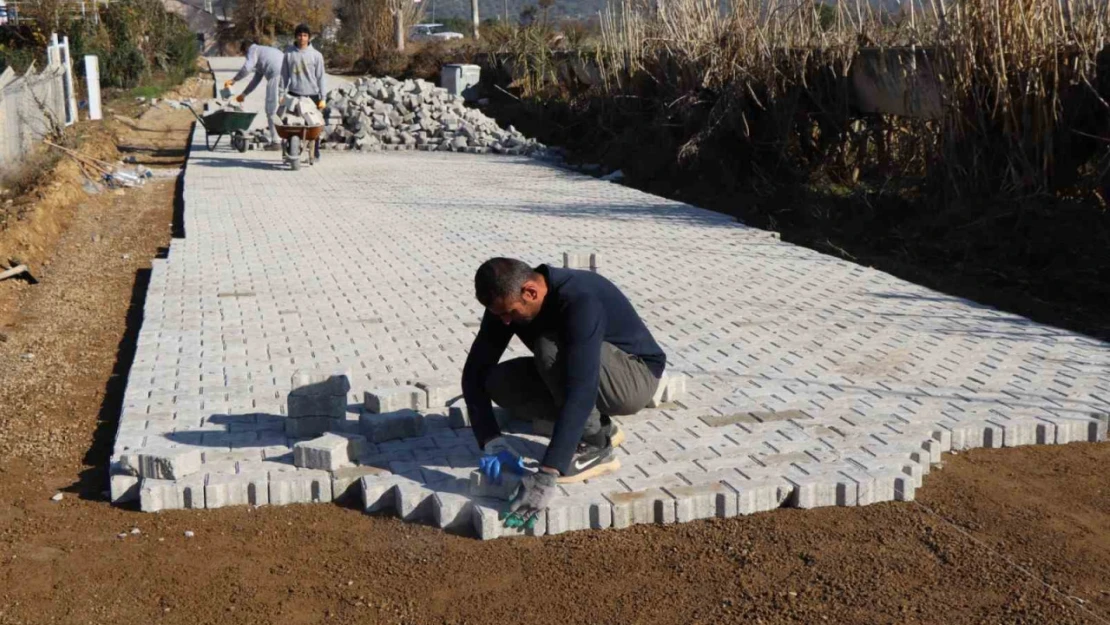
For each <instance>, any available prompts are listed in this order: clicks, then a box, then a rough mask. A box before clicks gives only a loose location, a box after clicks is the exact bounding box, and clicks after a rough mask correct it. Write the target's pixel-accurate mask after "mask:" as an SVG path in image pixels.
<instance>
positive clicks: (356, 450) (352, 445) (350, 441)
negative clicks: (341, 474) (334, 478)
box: [293, 433, 366, 471]
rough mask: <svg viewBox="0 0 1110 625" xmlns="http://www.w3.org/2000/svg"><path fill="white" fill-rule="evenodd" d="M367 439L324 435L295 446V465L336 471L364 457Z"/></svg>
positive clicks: (353, 436)
mask: <svg viewBox="0 0 1110 625" xmlns="http://www.w3.org/2000/svg"><path fill="white" fill-rule="evenodd" d="M365 442H366V439H365V438H364V437H362V436H357V435H341V434H331V433H329V434H324V435H323V436H321V437H319V438H314V439H312V440H310V441H301V442H299V443H297V444H296V445H294V446H293V464H295V465H296V466H298V467H301V468H305V469H320V470H322V471H335V470H337V469H341V468H343V467H347V466H350V465H351V460H353V459H354V458H357V457H359V456H360V455H362V447H363V445H364V443H365Z"/></svg>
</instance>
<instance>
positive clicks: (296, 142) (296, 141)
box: [289, 135, 301, 171]
mask: <svg viewBox="0 0 1110 625" xmlns="http://www.w3.org/2000/svg"><path fill="white" fill-rule="evenodd" d="M289 167H291V168H292V169H293V171H297V170H298V169H300V168H301V138H300V137H298V136H296V135H293V136H292V137H289Z"/></svg>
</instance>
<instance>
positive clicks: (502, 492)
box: [468, 471, 521, 501]
mask: <svg viewBox="0 0 1110 625" xmlns="http://www.w3.org/2000/svg"><path fill="white" fill-rule="evenodd" d="M520 478H521V476H519V475H517V474H515V473H513V472H511V471H506V472H505V473H502V474H501V479H500V481H497V482H495V481H494V480H492V479H491V478H490V477H489V476H487V475H486V474H485V473H482V472H481V471H471V472H470V475H469V478H468V479H469V492H470V494H471V495H472V496H474V497H486V498H491V499H501V500H502V501H509V500H510V499H512V498H513V496H514V495H516V491H517V489H518V488H520Z"/></svg>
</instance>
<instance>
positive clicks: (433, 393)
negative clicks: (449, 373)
mask: <svg viewBox="0 0 1110 625" xmlns="http://www.w3.org/2000/svg"><path fill="white" fill-rule="evenodd" d="M414 386H416V388H419V389H421V390H423V391H424V406H425V407H427V408H441V407H446V406H447V405H448V404H450V403H451V402H452V401H455V400H458V399H460V398H461V397H462V387H461V386H459V378H458V376H455V377H451V378H438V379H434V380H419V381H417V382H416V383H415V384H414Z"/></svg>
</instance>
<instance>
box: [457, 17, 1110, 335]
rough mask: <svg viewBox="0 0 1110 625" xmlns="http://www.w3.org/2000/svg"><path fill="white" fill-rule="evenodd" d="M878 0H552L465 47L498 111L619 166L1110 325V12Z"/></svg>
mask: <svg viewBox="0 0 1110 625" xmlns="http://www.w3.org/2000/svg"><path fill="white" fill-rule="evenodd" d="M536 6H537V7H538V5H536ZM877 6H878V5H874V4H870V3H855V2H837V3H826V4H823V3H817V2H811V1H802V2H774V1H773V2H770V3H767V2H752V1H747V0H734V1H733V2H730V3H729V4H728V5H727V6H726V7H722V5H721V4H719V3H718V2H712V1H708V0H674V1H667V2H662V1H659V2H654V1H653V2H645V1H643V0H614V2H612V3H611V4H610V5H609V7H608V9H607V10H606V11H605V12H604V14H603V15H602V16H601V19H600V21H599V22H595V23H593V24H591V23H589V22H585V23H583V22H569V23H567V22H556V21H555V20H551V19H545V14H544V12H543V11H541V10H539V9H538V8H537V9H536V10H533V11H531V12H530V14H528V15H523V16H522V18H521V19H520V20H519V22H518V23H513V24H509V23H502V24H500V25H496V26H494V27H492V28H488V29H486V31H485V32H484V34H483V38H482V40H481V41H480V42H476V45H477V46H480V47H479V49H478V50H477V51H475V52H473V53H471V54H470V58H471V59H474V60H477V61H479V62H481V63H482V64H483V66H484V73H485V74H486V76H487V77H486V80H487V81H488V82H490V83H496V85H497V86H498V87H500V89H497V88H492V89H488V90H487V93H489V94H490V95H491V98H492V99H493V100H494V102H493V105H492V107H493V108H494V109H495V111H496V113H497V115H498V117H499V118H500V119H501V121H503V122H504V123H512V124H514V125H516V126H517V127H518V128H520V129H522V130H524V131H525V132H526V133H528V134H529V135H531V136H535V137H537V138H539V139H540V140H541V141H544V142H545V143H548V144H551V145H560V146H564V147H566V148H568V149H569V150H570V153H571V154H572V158H574V159H577V160H579V161H582V162H591V163H601V164H602V167H603V170H607V171H611V170H618V169H619V170H621V171H622V172H623V173H624V175H625V177H624V181H625V183H626V184H631V185H634V186H637V187H641V188H644V189H646V190H649V191H652V192H655V193H659V194H663V195H668V196H671V197H676V198H679V199H683V200H686V201H690V202H693V203H695V204H699V205H702V206H706V207H710V208H713V209H716V210H720V211H723V212H728V213H731V214H735V215H738V216H739V217H741V218H742V219H744V220H745V221H746V222H747V223H750V224H752V225H757V226H760V227H765V228H770V229H774V230H778V231H780V232H782V233H783V236H784V238H787V239H789V240H793V241H794V242H798V243H802V244H805V245H808V246H811V247H814V248H816V249H820V250H822V251H825V252H828V253H832V254H836V255H840V256H843V257H846V258H850V259H852V260H855V261H857V262H861V263H865V264H873V265H876V266H879V267H881V268H883V269H886V270H889V271H892V272H895V273H897V274H900V275H903V276H904V277H907V278H909V279H912V280H915V281H918V282H922V283H925V284H928V285H931V286H935V287H938V288H941V289H942V290H945V291H947V292H952V293H955V294H959V295H965V296H970V297H973V298H976V299H978V300H980V301H985V302H987V303H992V304H995V305H999V306H1002V307H1004V308H1007V309H1010V310H1014V311H1016V312H1020V313H1022V314H1026V315H1030V316H1033V317H1035V318H1039V319H1042V320H1046V321H1051V322H1053V323H1057V324H1061V325H1067V326H1070V327H1073V328H1076V329H1080V330H1083V331H1087V332H1090V333H1093V334H1100V335H1110V323H1108V322H1107V321H1106V319H1107V316H1106V314H1105V312H1104V310H1105V302H1106V301H1110V254H1107V253H1106V249H1107V245H1108V244H1110V212H1108V209H1107V200H1108V197H1110V104H1108V103H1110V49H1108V48H1107V43H1108V42H1107V37H1108V35H1110V12H1108V11H1110V9H1108V8H1107V6H1106V5H1105V3H1101V4H1100V3H1096V2H1092V1H1090V0H1083V1H1080V2H1068V3H1058V2H1056V1H1055V0H968V1H967V2H960V3H950V4H945V3H940V2H932V1H929V2H924V3H922V2H915V3H902V5H901V8H900V9H899V10H898V11H897V12H889V11H883V10H880V9H879V8H877ZM868 63H870V64H871V65H872V66H874V65H875V64H876V63H879V64H882V65H885V72H884V74H883V76H881V77H880V78H882V80H881V81H880V83H882V82H886V83H888V84H892V85H893V86H892V88H890V89H888V90H887V92H886V95H887V96H891V97H892V98H893V100H894V101H893V102H891V101H890V99H891V98H888V101H887V102H886V105H885V107H882V108H880V109H879V110H878V111H875V110H868V109H866V108H865V107H863V104H864V103H861V102H860V98H859V95H860V93H861V90H860V89H858V88H857V87H856V85H855V83H854V81H855V80H856V79H857V76H856V73H857V72H860V70H861V69H863V68H864V67H865V66H867V65H868ZM871 82H872V84H874V83H875V81H874V80H872V81H871ZM880 86H881V84H880ZM502 89H503V90H504V91H502ZM873 90H874V89H873ZM879 91H880V92H882V91H883V90H882V89H879ZM899 99H900V100H901V102H898V100H899ZM891 109H893V110H891Z"/></svg>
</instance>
